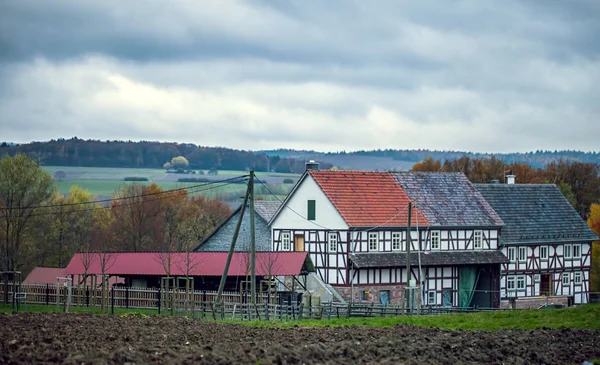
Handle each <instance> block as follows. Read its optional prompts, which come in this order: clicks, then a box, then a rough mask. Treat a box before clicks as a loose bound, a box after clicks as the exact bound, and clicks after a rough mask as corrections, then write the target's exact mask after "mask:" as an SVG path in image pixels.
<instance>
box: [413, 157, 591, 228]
mask: <svg viewBox="0 0 600 365" xmlns="http://www.w3.org/2000/svg"><path fill="white" fill-rule="evenodd" d="M411 171H430V172H441V171H445V172H462V173H464V174H465V175H467V177H468V178H469V180H470V181H471V182H473V183H489V182H491V181H492V180H498V182H500V183H505V182H506V181H505V177H506V175H508V174H513V175H515V176H516V182H517V183H520V184H545V183H551V184H556V185H557V186H558V188H559V189H560V190H561V192H562V193H563V195H564V196H565V197H566V198H567V200H569V202H570V203H571V204H572V205H573V207H575V209H576V210H577V212H578V213H579V214H580V215H581V217H582V218H587V217H588V215H589V212H590V207H591V205H592V204H593V203H599V202H600V176H599V175H600V165H598V164H594V163H584V162H577V161H566V160H559V161H557V162H551V163H549V164H547V165H545V166H544V167H543V168H536V167H531V166H529V165H528V164H525V163H518V162H511V163H506V162H505V161H502V160H500V159H496V158H495V157H491V158H470V157H468V156H463V157H461V158H458V159H454V160H445V161H443V162H442V161H441V160H434V159H433V158H427V159H425V160H423V161H421V162H418V163H416V164H414V165H413V168H412V170H411Z"/></svg>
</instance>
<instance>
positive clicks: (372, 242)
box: [368, 232, 379, 251]
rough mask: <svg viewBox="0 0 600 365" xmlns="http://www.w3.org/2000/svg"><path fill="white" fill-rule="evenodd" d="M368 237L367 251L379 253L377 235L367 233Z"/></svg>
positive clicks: (376, 233) (375, 233)
mask: <svg viewBox="0 0 600 365" xmlns="http://www.w3.org/2000/svg"><path fill="white" fill-rule="evenodd" d="M368 237H369V238H368V243H369V245H368V246H369V251H379V233H378V232H369V236H368Z"/></svg>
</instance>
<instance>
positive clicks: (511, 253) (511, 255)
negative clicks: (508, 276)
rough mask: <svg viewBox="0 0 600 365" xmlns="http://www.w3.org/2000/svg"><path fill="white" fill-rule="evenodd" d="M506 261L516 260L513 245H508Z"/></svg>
mask: <svg viewBox="0 0 600 365" xmlns="http://www.w3.org/2000/svg"><path fill="white" fill-rule="evenodd" d="M507 253H508V261H510V262H516V261H517V260H516V259H517V255H516V250H515V248H514V247H509V248H508V252H507Z"/></svg>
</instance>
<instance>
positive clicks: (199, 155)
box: [0, 138, 600, 173]
mask: <svg viewBox="0 0 600 365" xmlns="http://www.w3.org/2000/svg"><path fill="white" fill-rule="evenodd" d="M18 152H23V153H25V154H27V155H28V156H29V157H31V158H33V159H36V160H37V161H39V162H40V163H41V164H42V165H47V166H48V165H55V166H87V167H130V168H131V167H134V168H144V167H145V168H161V167H162V166H163V165H164V163H165V162H168V161H170V160H171V159H172V158H173V157H176V156H184V157H185V158H187V160H188V161H189V162H190V167H191V168H196V169H213V168H215V169H220V170H245V169H254V170H256V171H275V172H281V173H289V172H291V173H301V172H303V171H304V163H305V161H306V160H309V159H314V160H316V161H319V162H320V163H321V168H324V169H329V168H331V167H332V166H337V167H339V168H341V169H355V170H408V169H410V167H411V166H412V165H413V164H414V163H415V162H419V161H423V160H425V159H427V158H433V159H434V160H441V161H442V162H443V161H446V160H457V159H460V158H461V157H465V156H466V157H469V158H472V159H473V158H477V159H488V158H492V157H493V158H495V159H497V160H501V161H503V162H504V163H507V164H510V163H525V164H528V165H530V166H532V167H536V168H542V167H544V166H546V165H548V164H550V163H552V162H557V161H560V160H563V161H573V162H584V163H594V164H598V163H600V152H582V151H536V152H528V153H508V154H487V153H473V152H461V151H431V150H421V149H419V150H392V149H387V150H373V151H356V152H345V151H342V152H329V153H323V152H317V151H297V150H290V149H279V150H265V151H243V150H234V149H230V148H224V147H206V146H197V145H194V144H183V143H172V142H166V143H164V142H150V141H142V142H132V141H97V140H82V139H78V138H71V139H62V138H61V139H58V140H51V141H48V142H33V143H28V144H23V145H10V144H9V143H2V144H1V145H0V156H3V155H5V154H8V155H10V156H14V155H15V154H16V153H18Z"/></svg>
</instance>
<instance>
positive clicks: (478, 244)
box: [473, 231, 483, 250]
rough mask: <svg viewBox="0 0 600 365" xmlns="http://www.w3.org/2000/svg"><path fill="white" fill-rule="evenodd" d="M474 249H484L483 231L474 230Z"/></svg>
mask: <svg viewBox="0 0 600 365" xmlns="http://www.w3.org/2000/svg"><path fill="white" fill-rule="evenodd" d="M473 249H475V250H481V249H483V231H474V232H473Z"/></svg>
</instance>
